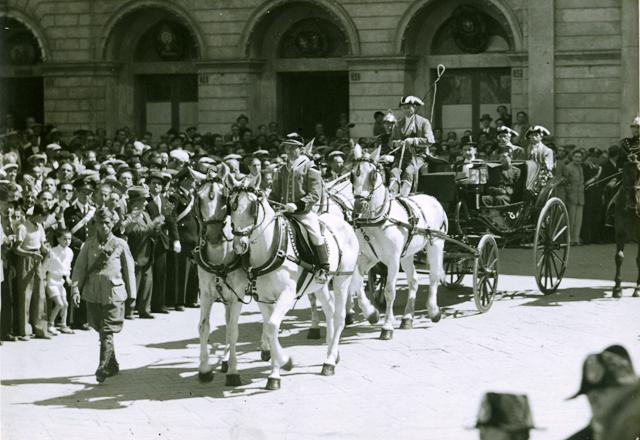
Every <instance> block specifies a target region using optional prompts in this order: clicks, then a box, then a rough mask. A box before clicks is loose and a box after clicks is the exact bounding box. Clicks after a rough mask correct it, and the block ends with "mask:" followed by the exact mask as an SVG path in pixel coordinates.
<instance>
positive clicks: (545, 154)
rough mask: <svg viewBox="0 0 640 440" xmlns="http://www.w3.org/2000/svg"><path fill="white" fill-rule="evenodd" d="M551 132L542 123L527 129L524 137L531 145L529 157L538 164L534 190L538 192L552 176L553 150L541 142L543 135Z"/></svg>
mask: <svg viewBox="0 0 640 440" xmlns="http://www.w3.org/2000/svg"><path fill="white" fill-rule="evenodd" d="M550 135H551V132H549V130H547V129H546V128H544V127H543V126H542V125H534V126H533V127H530V128H529V129H528V130H527V133H526V137H527V139H528V140H529V144H530V146H531V150H530V153H529V155H530V157H531V160H533V161H534V162H535V163H537V164H538V166H539V171H538V176H537V179H536V186H535V192H536V193H539V192H540V190H541V189H542V188H544V186H545V185H546V184H547V182H548V181H549V180H551V179H552V178H553V168H554V160H553V150H552V149H551V148H549V147H547V146H546V145H545V144H543V143H542V137H543V136H550Z"/></svg>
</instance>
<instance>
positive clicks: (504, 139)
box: [497, 125, 527, 160]
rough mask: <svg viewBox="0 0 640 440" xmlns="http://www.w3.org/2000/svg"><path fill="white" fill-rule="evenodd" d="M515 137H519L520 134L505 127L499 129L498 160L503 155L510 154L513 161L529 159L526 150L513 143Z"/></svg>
mask: <svg viewBox="0 0 640 440" xmlns="http://www.w3.org/2000/svg"><path fill="white" fill-rule="evenodd" d="M513 136H515V137H519V136H520V134H519V133H518V132H517V131H515V130H513V129H511V128H509V127H506V126H504V125H503V126H500V127H498V135H497V139H498V159H500V158H501V156H502V153H509V155H510V156H511V159H513V160H525V159H526V158H527V153H526V152H525V151H524V148H522V147H519V146H517V145H513V144H512V143H511V138H512V137H513Z"/></svg>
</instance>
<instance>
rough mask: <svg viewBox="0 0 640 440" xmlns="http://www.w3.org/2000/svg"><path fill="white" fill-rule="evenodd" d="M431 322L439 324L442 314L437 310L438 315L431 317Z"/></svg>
mask: <svg viewBox="0 0 640 440" xmlns="http://www.w3.org/2000/svg"><path fill="white" fill-rule="evenodd" d="M430 318H431V322H434V323H435V322H439V321H440V320H441V319H442V313H440V310H438V313H436V314H435V316H431V317H430Z"/></svg>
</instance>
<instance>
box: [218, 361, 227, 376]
mask: <svg viewBox="0 0 640 440" xmlns="http://www.w3.org/2000/svg"><path fill="white" fill-rule="evenodd" d="M227 371H229V362H227V361H222V363H221V364H220V372H222V373H226V372H227Z"/></svg>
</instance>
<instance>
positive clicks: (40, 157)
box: [27, 153, 47, 165]
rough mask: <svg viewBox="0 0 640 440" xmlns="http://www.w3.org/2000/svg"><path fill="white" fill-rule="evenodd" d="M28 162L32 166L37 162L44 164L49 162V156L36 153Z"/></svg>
mask: <svg viewBox="0 0 640 440" xmlns="http://www.w3.org/2000/svg"><path fill="white" fill-rule="evenodd" d="M27 162H29V163H30V164H32V165H33V164H35V163H37V162H42V163H43V164H44V163H46V162H47V155H46V154H44V153H36V154H32V155H31V156H29V158H28V159H27Z"/></svg>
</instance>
